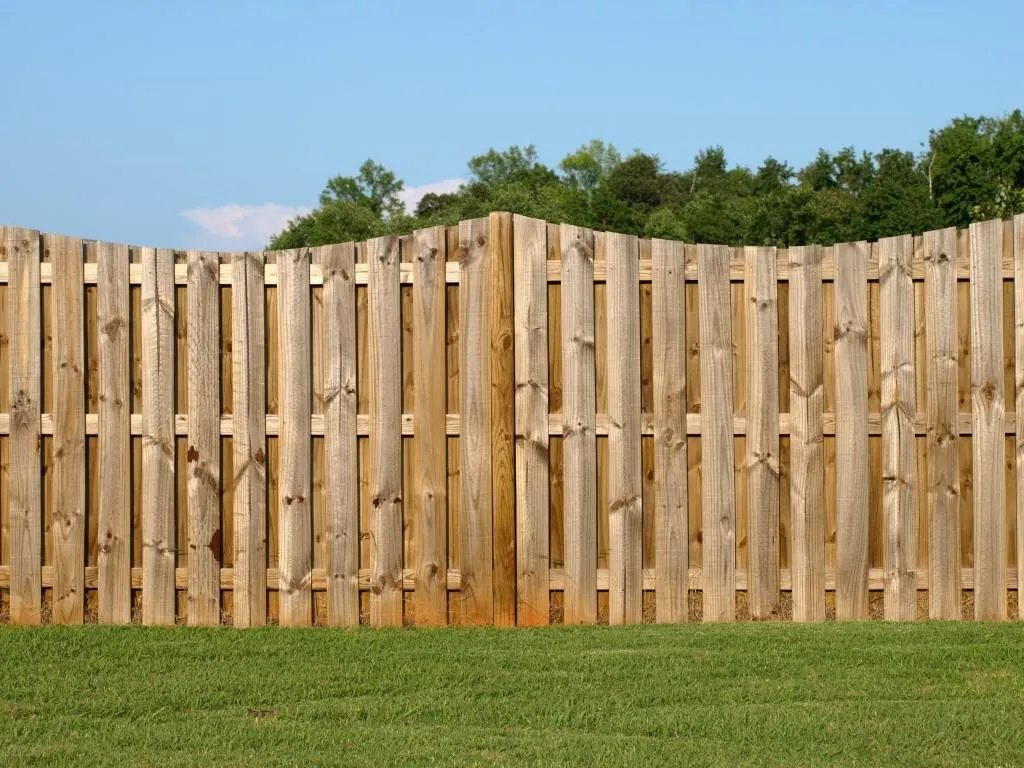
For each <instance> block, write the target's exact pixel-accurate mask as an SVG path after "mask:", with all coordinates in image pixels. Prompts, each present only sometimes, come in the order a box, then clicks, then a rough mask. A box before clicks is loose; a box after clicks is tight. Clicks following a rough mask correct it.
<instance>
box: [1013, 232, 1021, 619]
mask: <svg viewBox="0 0 1024 768" xmlns="http://www.w3.org/2000/svg"><path fill="white" fill-rule="evenodd" d="M1013 273H1014V315H1015V324H1014V331H1015V332H1014V343H1015V347H1014V363H1015V367H1016V370H1015V373H1016V377H1015V394H1016V398H1015V407H1014V410H1015V411H1016V413H1017V425H1016V426H1017V435H1016V441H1015V446H1014V447H1015V451H1014V453H1015V458H1016V469H1017V520H1016V523H1017V525H1016V532H1017V542H1016V544H1017V551H1016V554H1017V561H1016V565H1017V601H1018V605H1019V603H1020V592H1021V582H1022V581H1024V213H1022V214H1019V215H1017V216H1015V217H1014V219H1013ZM1019 611H1020V609H1019V608H1018V612H1019Z"/></svg>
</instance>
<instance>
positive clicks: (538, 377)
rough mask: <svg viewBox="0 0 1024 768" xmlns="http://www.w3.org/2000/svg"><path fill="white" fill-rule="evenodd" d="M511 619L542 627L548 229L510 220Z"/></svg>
mask: <svg viewBox="0 0 1024 768" xmlns="http://www.w3.org/2000/svg"><path fill="white" fill-rule="evenodd" d="M512 233H513V248H512V253H513V269H514V275H513V285H514V286H515V300H514V302H513V305H514V311H515V316H514V323H515V479H516V573H517V576H516V586H517V591H518V596H517V601H516V602H517V605H516V619H517V621H518V623H519V624H520V625H522V626H537V625H544V624H547V623H548V621H549V611H550V592H549V588H548V569H549V566H550V562H549V534H550V532H549V524H550V523H549V503H550V485H549V484H550V475H549V470H550V465H549V458H550V453H549V448H550V439H549V435H548V281H547V224H546V223H545V222H543V221H540V220H539V219H529V218H526V217H524V216H515V217H514V218H513V224H512Z"/></svg>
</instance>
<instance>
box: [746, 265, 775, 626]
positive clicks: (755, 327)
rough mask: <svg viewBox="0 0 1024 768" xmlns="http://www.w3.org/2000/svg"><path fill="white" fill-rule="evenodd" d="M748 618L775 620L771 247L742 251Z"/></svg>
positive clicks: (773, 354)
mask: <svg viewBox="0 0 1024 768" xmlns="http://www.w3.org/2000/svg"><path fill="white" fill-rule="evenodd" d="M744 258H745V296H746V304H747V312H746V340H747V365H746V368H747V370H746V375H747V446H746V448H747V457H746V463H747V487H748V491H747V500H748V503H749V505H750V515H749V533H748V539H749V546H748V572H749V574H750V577H749V583H748V587H747V588H748V590H749V593H750V615H751V616H752V617H753V618H755V619H767V618H771V617H774V616H778V615H779V612H780V610H781V605H780V593H779V586H780V585H779V471H780V464H779V448H780V447H779V378H778V371H779V315H778V282H777V279H776V261H777V254H776V250H775V249H774V248H745V249H744Z"/></svg>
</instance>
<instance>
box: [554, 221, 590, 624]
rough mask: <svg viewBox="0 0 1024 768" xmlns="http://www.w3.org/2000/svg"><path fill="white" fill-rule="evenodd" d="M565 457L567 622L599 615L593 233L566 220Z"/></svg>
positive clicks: (562, 231)
mask: <svg viewBox="0 0 1024 768" xmlns="http://www.w3.org/2000/svg"><path fill="white" fill-rule="evenodd" d="M559 240H560V248H561V253H562V261H561V266H562V296H561V310H562V312H561V326H562V340H561V346H562V361H563V367H562V393H563V401H562V463H563V467H564V480H563V486H562V487H563V491H564V496H563V499H564V502H563V510H564V511H563V515H564V530H565V534H564V539H565V544H564V548H565V555H564V560H565V578H566V589H565V623H566V624H593V623H595V622H596V621H597V444H596V434H595V430H596V421H597V419H596V410H597V392H596V373H595V371H596V367H595V355H594V234H593V232H591V231H590V230H587V229H583V228H581V227H573V226H569V225H562V226H561V228H560V230H559Z"/></svg>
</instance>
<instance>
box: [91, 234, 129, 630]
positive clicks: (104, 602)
mask: <svg viewBox="0 0 1024 768" xmlns="http://www.w3.org/2000/svg"><path fill="white" fill-rule="evenodd" d="M97 262H98V263H97V268H98V270H99V278H98V282H97V287H96V292H97V310H98V311H97V317H96V322H97V325H98V326H99V340H98V357H99V405H98V406H97V407H98V411H99V413H98V414H97V434H98V440H97V452H98V453H99V457H98V461H97V473H98V476H97V478H96V481H97V484H98V486H99V503H98V507H99V529H98V542H99V546H98V549H99V551H98V553H97V556H96V565H97V568H98V572H99V577H98V582H97V591H98V598H99V621H100V623H101V624H127V623H129V622H130V621H131V619H132V613H131V598H132V591H131V577H130V572H131V532H132V507H131V445H130V441H131V432H130V427H131V425H130V421H131V417H130V414H131V396H130V392H129V384H130V382H131V379H130V378H129V356H128V350H129V346H128V337H129V328H128V322H129V312H130V308H129V301H128V247H127V246H123V245H111V244H110V243H99V244H98V245H97Z"/></svg>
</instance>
